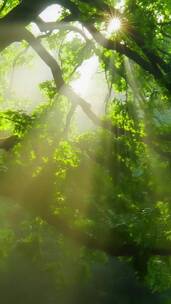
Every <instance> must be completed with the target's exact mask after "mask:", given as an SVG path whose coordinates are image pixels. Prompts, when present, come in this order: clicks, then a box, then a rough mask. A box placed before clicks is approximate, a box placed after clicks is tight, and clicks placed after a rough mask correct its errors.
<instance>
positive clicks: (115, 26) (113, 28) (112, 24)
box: [107, 17, 121, 35]
mask: <svg viewBox="0 0 171 304" xmlns="http://www.w3.org/2000/svg"><path fill="white" fill-rule="evenodd" d="M120 28H121V20H120V18H119V17H113V18H112V19H111V20H110V21H109V24H108V27H107V32H108V34H110V35H111V34H112V33H114V32H118V31H119V30H120Z"/></svg>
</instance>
